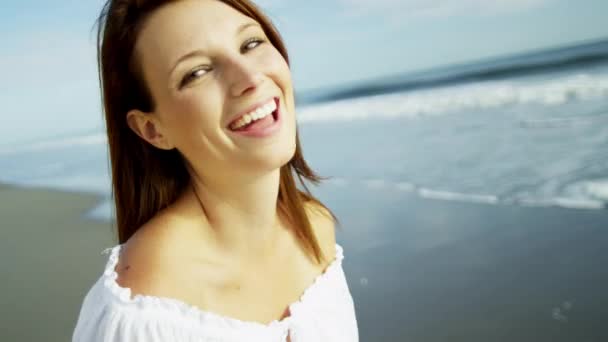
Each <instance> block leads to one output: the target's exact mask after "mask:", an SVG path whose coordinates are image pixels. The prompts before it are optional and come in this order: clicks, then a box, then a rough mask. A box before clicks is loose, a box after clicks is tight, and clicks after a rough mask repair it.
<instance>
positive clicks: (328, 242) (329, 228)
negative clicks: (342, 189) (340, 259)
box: [305, 201, 336, 261]
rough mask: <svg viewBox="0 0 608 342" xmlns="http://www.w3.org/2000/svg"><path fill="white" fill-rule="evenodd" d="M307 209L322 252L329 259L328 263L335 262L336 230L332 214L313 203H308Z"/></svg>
mask: <svg viewBox="0 0 608 342" xmlns="http://www.w3.org/2000/svg"><path fill="white" fill-rule="evenodd" d="M305 208H306V211H307V213H308V217H309V220H310V224H311V225H312V229H313V231H314V232H315V236H316V237H317V240H318V241H319V245H320V247H321V250H322V251H323V253H324V254H325V256H326V257H327V258H328V259H329V260H328V261H331V260H333V258H334V255H335V254H336V229H335V222H334V219H333V217H332V216H331V213H330V212H329V211H328V210H327V209H325V208H324V207H323V206H321V205H319V204H317V203H314V202H312V201H310V202H307V203H306V204H305Z"/></svg>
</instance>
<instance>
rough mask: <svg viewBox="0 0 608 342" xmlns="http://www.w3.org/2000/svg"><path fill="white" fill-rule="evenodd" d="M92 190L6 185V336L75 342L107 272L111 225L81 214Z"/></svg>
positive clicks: (2, 197)
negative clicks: (93, 289) (86, 304)
mask: <svg viewBox="0 0 608 342" xmlns="http://www.w3.org/2000/svg"><path fill="white" fill-rule="evenodd" d="M97 202H98V197H97V196H94V195H88V194H77V193H64V192H57V191H51V190H39V189H20V188H16V187H12V186H6V185H0V203H2V204H1V205H0V227H1V229H0V259H1V260H2V262H1V263H0V273H1V274H2V282H1V283H0V293H2V295H1V303H2V305H0V312H1V314H0V317H1V320H2V329H0V340H1V341H62V342H64V341H69V340H70V339H71V333H72V330H73V328H74V325H75V322H76V318H77V315H78V311H79V309H80V304H81V301H82V299H83V298H84V295H85V293H86V291H87V290H88V288H89V287H90V286H91V285H92V284H93V282H94V280H95V279H96V277H98V276H99V274H100V267H101V266H102V264H103V261H104V260H103V258H104V256H102V255H101V254H100V252H101V250H102V249H103V248H105V247H108V246H110V245H112V244H113V237H112V236H113V235H112V232H111V229H112V228H111V226H110V224H109V223H101V222H91V221H88V220H86V219H84V218H83V217H82V215H83V213H85V212H86V211H88V210H90V209H91V208H92V207H94V206H95V205H96V203H97Z"/></svg>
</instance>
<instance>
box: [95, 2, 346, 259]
mask: <svg viewBox="0 0 608 342" xmlns="http://www.w3.org/2000/svg"><path fill="white" fill-rule="evenodd" d="M175 1H179V0H107V2H106V4H105V5H104V7H103V9H102V11H101V13H100V15H99V18H98V19H97V62H98V67H99V81H100V86H101V95H102V101H103V110H104V113H105V121H106V129H107V135H108V143H109V152H110V164H111V169H112V187H113V196H114V201H115V205H116V212H115V214H116V225H117V230H118V240H119V243H124V242H125V241H127V240H128V239H129V238H130V237H131V236H132V235H133V234H134V233H135V231H136V230H137V229H138V228H139V227H140V226H142V225H143V224H144V223H146V222H147V221H148V220H150V219H151V218H152V217H153V216H154V215H155V214H156V213H157V212H159V211H160V210H162V209H163V208H165V207H167V206H168V205H169V204H171V203H172V202H174V201H175V200H176V199H177V197H178V195H179V194H180V193H181V192H182V191H184V190H185V188H186V187H187V186H188V185H189V183H190V174H189V173H188V171H187V168H186V164H185V162H184V160H183V157H182V155H181V154H180V152H179V151H177V150H176V149H173V150H162V149H158V148H155V147H153V146H152V145H150V144H149V143H147V142H146V141H144V140H143V139H141V138H140V137H139V136H137V135H136V134H135V133H134V132H133V131H132V130H131V129H130V128H129V126H128V125H127V119H126V114H127V112H128V111H129V110H131V109H139V110H141V111H144V112H150V111H153V110H154V107H155V103H154V99H153V98H152V96H151V92H150V89H149V88H148V86H147V85H146V83H145V82H144V77H143V72H142V66H141V63H140V61H138V60H137V57H136V54H134V47H135V43H136V40H137V36H138V34H139V32H140V30H141V28H142V25H143V23H144V21H145V20H146V18H147V17H148V16H149V15H150V14H151V13H153V12H154V11H156V10H158V9H159V8H160V7H162V6H163V5H165V4H168V3H171V2H175ZM220 1H222V2H223V3H225V4H227V5H229V6H231V7H233V8H234V9H236V10H237V11H239V12H241V13H243V14H244V15H246V16H248V17H251V18H252V19H254V20H255V21H257V22H258V23H259V24H260V25H261V26H262V28H263V29H264V31H265V33H266V35H267V37H268V38H269V40H270V42H271V43H272V45H274V47H275V48H276V49H277V50H278V51H279V52H280V53H281V55H282V56H283V58H284V59H285V61H286V62H287V64H289V58H288V55H287V50H286V48H285V45H284V43H283V41H282V39H281V36H280V34H279V33H278V31H277V30H276V28H275V27H274V26H273V24H272V23H271V21H270V19H269V18H267V17H266V16H265V15H264V14H263V13H262V12H261V10H260V9H258V8H257V7H256V5H255V4H253V3H252V2H251V1H249V0H220ZM292 172H293V173H295V176H297V177H298V179H299V182H300V184H301V185H302V186H303V187H304V189H305V191H301V190H299V189H298V188H297V186H296V182H295V177H294V174H293V173H292ZM303 178H304V179H306V180H308V181H310V182H312V183H313V184H315V185H317V184H319V183H320V182H321V180H323V179H326V178H323V177H320V176H318V175H317V174H316V173H315V172H314V171H312V170H311V168H310V167H309V166H308V165H307V163H306V161H305V160H304V157H303V154H302V149H301V146H300V141H299V138H298V132H297V129H296V150H295V154H294V156H293V158H292V159H291V160H290V161H289V162H288V163H287V164H285V165H284V166H282V167H281V170H280V185H279V195H278V203H277V210H278V213H279V215H280V216H281V217H282V218H283V219H285V220H286V222H287V224H289V225H291V226H292V227H293V228H294V231H295V233H296V236H297V238H298V239H299V241H300V243H301V244H302V245H303V247H304V248H305V249H306V250H308V252H309V253H310V255H312V256H314V257H315V259H316V260H317V262H319V263H321V261H322V260H324V259H325V256H324V255H323V253H322V251H321V249H320V247H319V244H318V241H317V239H316V238H315V235H314V232H313V230H312V227H311V222H310V220H309V217H308V215H307V211H306V209H305V204H306V203H308V202H311V204H313V207H314V208H319V209H321V212H323V211H324V210H326V212H324V214H327V213H329V214H330V215H331V218H332V219H333V220H334V222H336V223H338V220H337V218H336V217H335V215H334V214H333V212H331V210H329V208H327V207H326V206H325V205H324V204H322V203H321V201H320V200H318V199H316V198H315V197H314V196H313V195H312V194H311V193H310V191H309V190H308V188H307V187H306V184H305V183H304V180H303ZM323 209H324V210H323Z"/></svg>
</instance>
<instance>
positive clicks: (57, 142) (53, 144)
mask: <svg viewBox="0 0 608 342" xmlns="http://www.w3.org/2000/svg"><path fill="white" fill-rule="evenodd" d="M106 143H107V138H106V135H105V134H104V133H96V134H90V135H83V136H75V137H66V138H60V139H53V140H44V141H37V142H34V143H30V144H24V145H17V146H3V147H0V155H3V156H5V155H12V154H19V153H23V152H40V151H49V150H55V149H61V148H65V147H70V146H87V145H101V144H106Z"/></svg>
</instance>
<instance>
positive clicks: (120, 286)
mask: <svg viewBox="0 0 608 342" xmlns="http://www.w3.org/2000/svg"><path fill="white" fill-rule="evenodd" d="M98 37H99V44H98V47H99V50H98V56H99V67H100V79H101V82H102V84H101V85H102V97H103V101H104V112H105V118H106V125H107V134H108V142H109V148H110V159H111V166H112V183H113V192H114V200H115V208H116V225H117V231H118V241H119V243H120V244H119V245H117V246H115V247H113V248H111V249H109V250H110V251H111V254H110V258H109V260H108V262H107V264H106V267H105V271H104V273H103V275H102V276H101V277H100V278H99V280H98V281H97V282H96V283H95V284H94V285H93V287H92V288H91V289H90V290H89V292H88V294H87V296H86V297H85V299H84V303H83V305H82V308H81V311H80V316H79V318H78V322H77V325H76V328H75V331H74V334H73V341H134V340H137V341H211V340H213V341H244V340H247V341H286V340H290V341H294V342H304V341H357V340H358V330H357V322H356V316H355V310H354V304H353V301H352V297H351V295H350V292H349V288H348V285H347V283H346V278H345V276H344V272H343V270H342V266H341V263H342V259H343V250H342V247H341V246H340V245H338V244H336V241H335V231H334V223H335V222H337V220H336V218H335V216H334V215H333V213H332V212H331V211H330V210H329V209H328V208H327V207H325V206H324V205H323V204H322V203H321V202H320V201H319V200H318V199H316V198H315V197H314V196H313V195H312V194H311V193H310V191H309V190H308V189H307V187H306V184H305V183H304V181H305V180H307V181H310V182H312V183H314V184H317V183H319V182H320V181H321V179H322V178H321V177H319V176H317V175H316V174H315V173H314V172H313V171H312V170H311V169H310V168H309V167H308V165H307V163H306V162H305V160H304V158H303V156H302V152H301V147H300V142H299V139H298V134H297V127H296V120H295V106H294V91H293V86H292V80H291V73H290V69H289V59H288V56H287V51H286V49H285V46H284V44H283V42H282V40H281V38H280V36H279V34H278V32H277V31H276V30H275V28H274V27H273V25H272V24H271V22H270V21H269V20H268V19H267V18H266V17H265V16H264V15H263V13H261V12H260V10H259V9H257V7H256V6H255V5H254V4H253V3H251V2H249V1H245V0H240V1H237V0H231V1H227V0H226V1H218V0H180V1H168V0H167V1H152V0H148V1H146V0H110V1H108V2H107V3H106V5H105V7H104V9H103V11H102V13H101V15H100V18H99V36H98ZM294 174H295V176H297V177H298V179H299V181H300V184H301V185H302V186H303V188H304V190H305V191H302V190H300V189H298V187H297V186H296V182H295V178H294Z"/></svg>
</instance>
